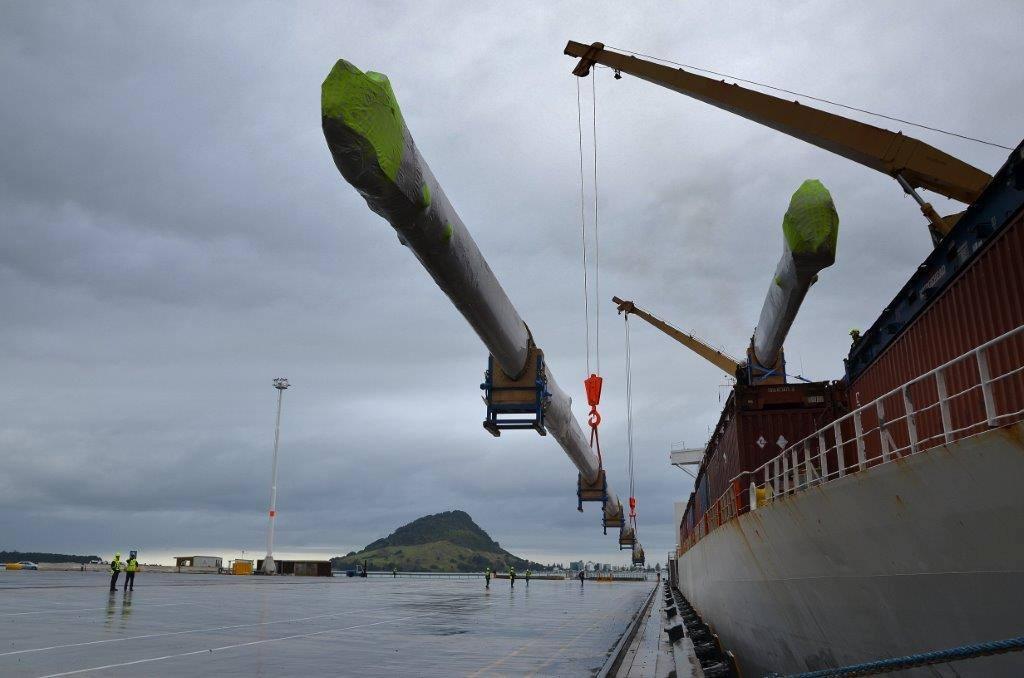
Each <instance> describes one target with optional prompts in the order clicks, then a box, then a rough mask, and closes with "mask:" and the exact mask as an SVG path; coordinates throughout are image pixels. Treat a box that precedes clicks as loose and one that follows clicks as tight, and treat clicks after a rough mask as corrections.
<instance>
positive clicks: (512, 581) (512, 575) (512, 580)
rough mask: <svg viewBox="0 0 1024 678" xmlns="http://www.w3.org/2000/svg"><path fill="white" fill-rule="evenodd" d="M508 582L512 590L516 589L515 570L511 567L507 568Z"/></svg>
mask: <svg viewBox="0 0 1024 678" xmlns="http://www.w3.org/2000/svg"><path fill="white" fill-rule="evenodd" d="M508 580H509V582H510V584H511V585H512V588H515V587H516V568H514V567H512V566H511V565H509V566H508Z"/></svg>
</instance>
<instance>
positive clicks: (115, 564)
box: [110, 551, 139, 593]
mask: <svg viewBox="0 0 1024 678" xmlns="http://www.w3.org/2000/svg"><path fill="white" fill-rule="evenodd" d="M122 570H124V590H125V591H134V590H135V573H136V572H138V571H139V561H138V553H137V552H136V551H130V552H129V553H128V560H127V561H122V560H121V553H120V552H118V553H115V554H114V559H113V560H111V561H110V592H111V593H113V592H114V591H116V590H117V577H118V575H120V574H121V571H122Z"/></svg>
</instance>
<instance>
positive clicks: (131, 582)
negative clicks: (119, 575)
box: [124, 551, 139, 591]
mask: <svg viewBox="0 0 1024 678" xmlns="http://www.w3.org/2000/svg"><path fill="white" fill-rule="evenodd" d="M138 571H139V561H138V559H136V557H135V551H132V552H131V553H129V554H128V563H127V564H126V565H125V568H124V572H125V574H124V590H125V591H134V590H135V573H136V572H138Z"/></svg>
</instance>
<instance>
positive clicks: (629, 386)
mask: <svg viewBox="0 0 1024 678" xmlns="http://www.w3.org/2000/svg"><path fill="white" fill-rule="evenodd" d="M623 321H624V322H625V327H626V448H627V450H628V462H627V469H628V473H629V520H630V522H631V523H633V534H634V535H636V476H635V474H634V473H633V368H632V364H631V354H630V346H629V314H628V313H626V314H624V315H623Z"/></svg>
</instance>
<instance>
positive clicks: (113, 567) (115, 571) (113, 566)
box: [110, 553, 123, 591]
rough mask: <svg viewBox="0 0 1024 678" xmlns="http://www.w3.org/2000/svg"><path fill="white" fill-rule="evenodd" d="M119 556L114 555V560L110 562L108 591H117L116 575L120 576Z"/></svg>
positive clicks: (118, 554) (117, 554) (120, 563)
mask: <svg viewBox="0 0 1024 678" xmlns="http://www.w3.org/2000/svg"><path fill="white" fill-rule="evenodd" d="M122 564H123V563H122V562H121V554H120V553H115V554H114V559H113V560H111V561H110V590H111V591H116V590H117V575H119V574H121V565H122Z"/></svg>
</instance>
